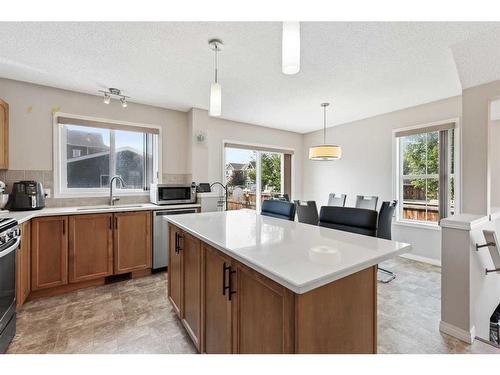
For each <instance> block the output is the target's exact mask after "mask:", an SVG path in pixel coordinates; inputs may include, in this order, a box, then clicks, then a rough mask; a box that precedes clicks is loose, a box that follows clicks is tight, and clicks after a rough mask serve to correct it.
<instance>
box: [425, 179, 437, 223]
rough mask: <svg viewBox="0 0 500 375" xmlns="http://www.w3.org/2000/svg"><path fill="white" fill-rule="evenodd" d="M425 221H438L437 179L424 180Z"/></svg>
mask: <svg viewBox="0 0 500 375" xmlns="http://www.w3.org/2000/svg"><path fill="white" fill-rule="evenodd" d="M426 187H427V197H426V202H425V203H426V217H425V220H426V221H433V222H438V221H439V179H438V178H428V179H427V180H426Z"/></svg>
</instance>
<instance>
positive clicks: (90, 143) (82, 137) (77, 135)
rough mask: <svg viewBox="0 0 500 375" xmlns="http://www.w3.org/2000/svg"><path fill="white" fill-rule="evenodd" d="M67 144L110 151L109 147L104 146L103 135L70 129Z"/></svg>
mask: <svg viewBox="0 0 500 375" xmlns="http://www.w3.org/2000/svg"><path fill="white" fill-rule="evenodd" d="M67 144H69V145H72V146H84V147H96V148H103V149H109V146H106V145H105V144H104V140H103V138H102V134H99V133H92V132H87V131H82V130H71V129H68V133H67Z"/></svg>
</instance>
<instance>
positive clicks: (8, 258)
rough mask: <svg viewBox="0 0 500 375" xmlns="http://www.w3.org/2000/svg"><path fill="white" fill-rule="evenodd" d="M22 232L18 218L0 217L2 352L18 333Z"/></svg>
mask: <svg viewBox="0 0 500 375" xmlns="http://www.w3.org/2000/svg"><path fill="white" fill-rule="evenodd" d="M20 241H21V232H20V230H19V227H18V225H17V221H16V220H12V219H8V218H1V219H0V353H5V351H6V350H7V347H8V346H9V344H10V342H11V341H12V339H13V338H14V335H15V334H16V250H17V249H18V248H19V244H20Z"/></svg>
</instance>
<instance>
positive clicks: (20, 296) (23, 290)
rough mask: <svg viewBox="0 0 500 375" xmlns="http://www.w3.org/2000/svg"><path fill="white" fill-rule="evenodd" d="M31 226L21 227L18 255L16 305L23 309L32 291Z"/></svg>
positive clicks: (28, 224) (23, 225)
mask: <svg viewBox="0 0 500 375" xmlns="http://www.w3.org/2000/svg"><path fill="white" fill-rule="evenodd" d="M30 257H31V224H30V222H29V221H27V222H25V223H23V224H22V225H21V246H20V247H19V250H18V251H17V255H16V303H17V307H18V308H19V307H21V306H22V305H23V304H24V302H25V301H26V299H27V298H28V296H29V294H30V291H31V281H30V280H31V275H30V272H31V271H30V263H31V259H30Z"/></svg>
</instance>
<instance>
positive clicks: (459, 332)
mask: <svg viewBox="0 0 500 375" xmlns="http://www.w3.org/2000/svg"><path fill="white" fill-rule="evenodd" d="M439 330H440V331H441V332H443V333H446V334H447V335H450V336H453V337H455V338H457V339H459V340H461V341H464V342H466V343H467V344H472V343H473V342H474V338H475V337H476V328H475V327H472V328H471V330H470V332H468V331H466V330H463V329H462V328H458V327H457V326H454V325H453V324H450V323H446V322H443V321H442V320H441V321H440V322H439Z"/></svg>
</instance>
